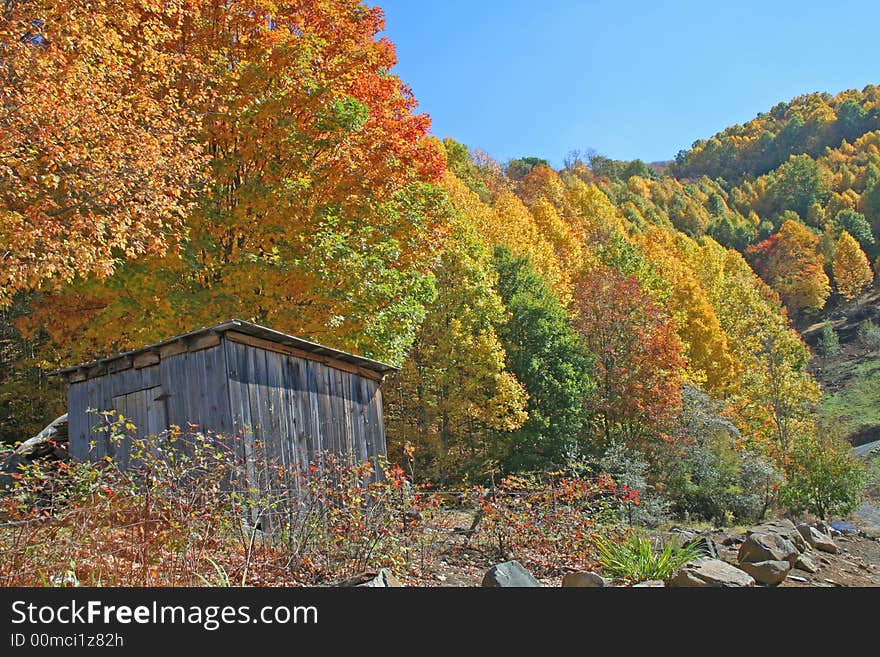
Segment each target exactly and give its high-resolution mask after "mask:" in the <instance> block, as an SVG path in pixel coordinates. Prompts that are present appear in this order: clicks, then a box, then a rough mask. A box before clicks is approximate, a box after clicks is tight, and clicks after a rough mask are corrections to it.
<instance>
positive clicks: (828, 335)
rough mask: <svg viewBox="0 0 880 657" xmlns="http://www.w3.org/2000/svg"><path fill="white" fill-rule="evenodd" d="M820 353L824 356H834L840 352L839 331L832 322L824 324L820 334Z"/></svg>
mask: <svg viewBox="0 0 880 657" xmlns="http://www.w3.org/2000/svg"><path fill="white" fill-rule="evenodd" d="M818 348H819V353H820V354H821V355H823V356H833V355H835V354H837V353H838V352H840V338H839V337H838V336H837V331H835V330H834V327H833V326H831V322H825V323H824V324H823V325H822V333H820V334H819V342H818Z"/></svg>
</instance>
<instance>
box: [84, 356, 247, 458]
mask: <svg viewBox="0 0 880 657" xmlns="http://www.w3.org/2000/svg"><path fill="white" fill-rule="evenodd" d="M156 388H158V390H155V389H156ZM147 390H149V391H150V394H149V395H148V396H149V399H146V396H145V398H144V399H143V400H141V399H140V397H141V396H140V395H138V394H135V393H138V392H140V391H147ZM158 404H164V408H159V407H157V405H158ZM117 406H124V407H125V408H117ZM67 408H68V417H69V423H70V449H71V454H72V456H73V457H74V458H76V459H80V460H82V459H91V460H92V461H97V460H99V459H101V458H103V457H104V456H105V455H107V454H110V455H114V451H113V449H112V446H111V445H108V441H107V435H106V433H95V432H94V431H93V430H94V427H96V426H100V425H101V424H103V422H104V420H103V418H102V416H101V415H100V414H99V413H88V412H87V410H88V409H90V408H91V409H97V410H99V411H104V410H111V409H112V410H116V411H118V412H120V413H123V414H124V415H126V417H129V419H131V420H132V421H133V422H134V423H135V424H137V425H138V432H137V433H138V435H141V436H145V435H149V434H150V433H156V432H157V430H162V429H165V428H167V427H168V426H170V425H177V426H179V427H181V428H183V429H187V428H188V427H189V425H190V424H194V425H198V427H199V428H200V429H201V430H203V431H216V432H218V433H222V434H225V435H230V434H231V433H232V423H231V414H230V409H229V395H228V390H227V385H226V357H225V354H224V351H223V348H222V344H220V345H217V346H215V347H211V348H208V349H200V350H198V351H191V352H188V351H184V352H183V353H178V354H174V355H169V356H165V357H164V358H162V360H161V361H160V362H159V363H157V364H155V365H151V366H148V367H143V368H141V369H135V368H131V369H126V370H122V371H120V372H114V373H109V374H105V375H103V376H99V377H95V378H92V379H87V380H85V381H80V382H77V383H71V384H70V385H69V386H68V389H67ZM141 411H143V412H142V413H141ZM163 411H164V413H163ZM163 419H164V422H165V424H166V425H167V426H165V427H162V429H159V426H158V425H159V424H160V423H162V421H163ZM91 442H94V443H95V445H94V449H92V450H91V451H90V450H89V444H90V443H91ZM120 456H121V455H120Z"/></svg>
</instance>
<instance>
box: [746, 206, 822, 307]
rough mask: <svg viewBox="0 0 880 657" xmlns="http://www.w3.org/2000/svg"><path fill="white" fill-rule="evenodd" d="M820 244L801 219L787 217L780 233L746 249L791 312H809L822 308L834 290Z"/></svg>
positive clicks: (762, 275) (759, 272) (754, 263)
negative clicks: (832, 289) (821, 253)
mask: <svg viewBox="0 0 880 657" xmlns="http://www.w3.org/2000/svg"><path fill="white" fill-rule="evenodd" d="M818 248H819V238H818V236H816V235H815V234H814V233H813V232H812V231H811V230H810V229H809V228H807V227H806V226H804V225H803V224H802V223H800V222H797V221H793V220H788V221H786V222H785V223H784V224H782V227H781V228H780V229H779V232H778V233H776V234H775V235H772V236H770V237H769V238H768V239H766V240H764V241H763V242H761V243H760V244H756V245H754V246H752V247H749V249H748V250H747V251H746V253H747V255H748V256H749V258H750V261H751V262H752V264H753V265H754V267H755V270H756V271H757V272H758V274H759V275H760V276H761V278H762V279H764V280H765V281H766V282H767V284H768V285H770V287H772V288H773V289H774V290H776V291H777V292H778V293H779V296H780V297H782V301H783V302H784V303H785V305H786V306H787V307H788V308H789V309H790V310H791V311H792V312H802V311H806V312H810V311H815V310H820V309H821V308H822V307H823V306H824V305H825V301H826V299H828V295H829V294H830V293H831V286H830V281H829V280H828V276H827V274H826V273H825V269H824V267H823V262H822V256H821V255H820V254H819V252H818Z"/></svg>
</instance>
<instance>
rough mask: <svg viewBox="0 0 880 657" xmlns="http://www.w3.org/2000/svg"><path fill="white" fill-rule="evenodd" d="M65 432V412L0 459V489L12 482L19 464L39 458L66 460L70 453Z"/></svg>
mask: <svg viewBox="0 0 880 657" xmlns="http://www.w3.org/2000/svg"><path fill="white" fill-rule="evenodd" d="M68 442H69V441H68V433H67V414H66V413H65V414H64V415H62V416H61V417H58V418H55V419H54V420H53V421H52V422H51V423H50V424H49V425H48V426H47V427H46V428H45V429H43V430H42V431H40V433H38V434H37V435H36V436H34V437H33V438H28V439H27V440H25V441H24V442H22V443H21V444H20V445H18V446H16V448H15V449H13V450H12V451H11V452H10V453H9V455H8V456H7V457H6V459H5V460H2V461H0V490H4V489H7V488H9V487H11V486H12V484H13V482H14V478H13V474H14V473H16V472H17V471H18V469H19V466H21V465H28V464H29V463H32V462H34V461H36V460H39V459H46V460H50V461H68V460H70V454H69V453H68V451H67V446H68Z"/></svg>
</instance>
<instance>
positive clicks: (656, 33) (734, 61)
mask: <svg viewBox="0 0 880 657" xmlns="http://www.w3.org/2000/svg"><path fill="white" fill-rule="evenodd" d="M367 1H368V3H369V4H378V5H379V6H380V7H382V8H383V9H384V10H385V15H386V32H385V34H386V35H387V36H388V37H389V38H390V39H391V40H392V41H393V42H394V43H395V45H396V46H397V54H398V59H399V64H398V65H397V67H396V68H395V69H394V72H395V73H396V74H397V75H399V76H400V77H401V78H402V79H403V80H404V81H405V82H406V83H407V84H409V85H410V86H411V88H412V89H413V92H414V94H415V96H416V98H417V99H418V100H419V105H420V110H421V111H424V112H427V113H428V114H430V115H431V118H432V120H433V130H432V131H433V133H434V134H435V135H437V136H438V137H447V136H448V137H453V138H455V139H457V140H458V141H461V142H463V143H465V144H467V145H468V146H471V147H476V148H481V149H483V150H485V151H486V152H488V153H489V154H490V155H491V156H493V157H494V158H495V159H497V160H500V161H502V162H503V161H506V160H508V159H510V158H513V157H521V156H526V155H534V156H539V157H545V158H547V159H549V160H550V161H551V162H552V163H553V164H554V165H557V166H561V163H562V159H563V157H564V156H565V154H566V153H567V152H568V151H570V150H572V149H580V150H582V151H585V150H587V149H589V148H593V149H595V150H597V151H598V152H600V153H602V154H604V155H607V156H609V157H613V158H617V159H635V158H641V159H643V160H645V161H648V162H651V161H657V160H666V159H671V158H673V157H674V156H675V154H676V153H677V152H678V151H679V150H680V149H683V148H688V147H689V146H690V145H691V143H693V141H694V140H696V139H700V138H704V137H709V136H711V135H712V134H714V133H715V132H718V131H720V130H722V129H723V128H725V127H726V126H728V125H732V124H735V123H744V122H746V121H748V120H749V119H751V118H754V116H755V115H756V114H757V113H758V112H762V111H766V110H769V109H770V108H771V107H772V106H773V105H775V104H776V103H778V102H780V101H784V100H789V99H791V98H793V97H794V96H798V95H801V94H804V93H810V92H813V91H828V92H830V93H836V92H838V91H841V90H843V89H850V88H859V89H861V88H862V87H864V86H865V85H866V84H880V66H878V64H880V39H878V38H877V36H876V35H877V25H878V24H880V2H876V1H875V2H854V1H848V0H836V1H835V2H828V1H827V0H826V1H825V2H814V1H813V0H804V1H801V2H774V1H773V0H764V1H762V2H755V1H751V0H749V1H747V2H736V3H715V2H711V1H703V2H691V1H689V0H688V1H684V0H682V1H679V2H664V1H663V0H655V1H654V2H648V1H642V0H633V1H630V2H623V1H621V0H617V1H613V0H541V1H531V2H524V1H522V0H468V1H463V0H374V1H373V2H370V0H367Z"/></svg>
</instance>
